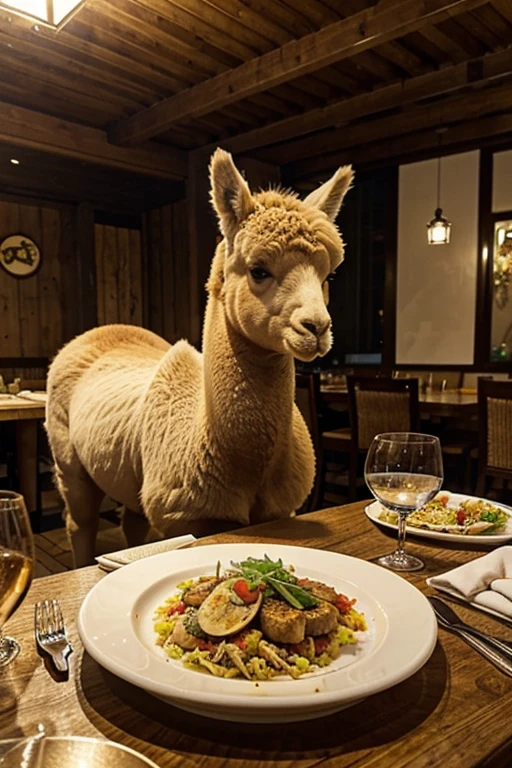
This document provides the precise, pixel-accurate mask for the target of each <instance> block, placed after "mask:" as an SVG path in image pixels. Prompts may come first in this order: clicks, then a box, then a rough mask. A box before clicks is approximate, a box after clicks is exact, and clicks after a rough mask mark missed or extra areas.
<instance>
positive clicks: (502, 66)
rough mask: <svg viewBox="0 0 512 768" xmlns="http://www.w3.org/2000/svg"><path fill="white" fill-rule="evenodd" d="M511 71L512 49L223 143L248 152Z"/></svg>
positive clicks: (444, 69)
mask: <svg viewBox="0 0 512 768" xmlns="http://www.w3.org/2000/svg"><path fill="white" fill-rule="evenodd" d="M511 74H512V48H509V49H507V50H506V51H500V52H499V53H495V54H490V55H488V56H482V57H480V58H478V59H472V60H471V61H465V62H463V63H461V64H455V65H453V66H450V67H445V68H443V69H440V70H438V71H436V72H428V73H427V74H425V75H419V76H418V77H413V78H410V79H407V80H402V81H400V82H398V83H393V84H392V85H388V86H385V87H383V88H378V89H377V90H374V91H371V92H370V93H362V94H360V95H358V96H354V97H352V98H350V99H343V100H341V101H337V102H335V103H333V104H329V105H328V106H327V107H321V108H318V109H313V110H310V111H309V112H306V113H305V114H302V115H295V116H293V117H289V118H286V119H284V120H279V121H276V122H274V123H271V124H270V125H265V126H263V127H262V128H255V129H254V130H252V131H247V133H242V134H239V135H238V136H233V137H232V138H230V139H227V140H226V141H224V142H222V146H223V148H224V149H228V150H229V151H230V152H233V153H235V154H236V153H239V152H247V151H249V150H251V149H257V148H258V147H264V146H267V145H269V144H277V143H278V142H281V141H287V140H289V139H294V138H296V137H297V136H302V135H305V134H307V133H312V132H313V131H319V130H322V129H324V128H327V127H329V126H333V125H336V124H337V123H343V122H346V121H349V120H354V119H356V118H360V117H364V116H365V115H371V114H375V113H377V112H382V111H383V110H386V109H393V108H395V107H400V106H404V105H406V104H411V103H412V102H414V101H419V100H421V99H425V98H430V97H431V96H437V95H441V94H443V93H449V92H450V91H454V90H457V89H460V88H464V87H465V86H468V85H470V84H471V83H483V82H485V81H490V80H492V79H494V78H498V77H503V76H506V75H511Z"/></svg>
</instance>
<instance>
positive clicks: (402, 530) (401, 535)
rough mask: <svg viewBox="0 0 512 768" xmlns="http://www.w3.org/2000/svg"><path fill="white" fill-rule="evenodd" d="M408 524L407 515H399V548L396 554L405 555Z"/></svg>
mask: <svg viewBox="0 0 512 768" xmlns="http://www.w3.org/2000/svg"><path fill="white" fill-rule="evenodd" d="M406 522H407V515H404V514H403V513H402V512H399V513H398V546H397V548H396V554H397V555H398V556H402V555H404V554H405V525H406Z"/></svg>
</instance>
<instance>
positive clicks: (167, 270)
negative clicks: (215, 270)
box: [142, 200, 198, 343]
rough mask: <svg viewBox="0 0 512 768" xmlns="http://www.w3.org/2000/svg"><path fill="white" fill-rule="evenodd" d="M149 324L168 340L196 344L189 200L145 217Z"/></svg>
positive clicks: (145, 263)
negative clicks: (192, 302)
mask: <svg viewBox="0 0 512 768" xmlns="http://www.w3.org/2000/svg"><path fill="white" fill-rule="evenodd" d="M142 231H143V235H144V243H143V251H144V255H143V263H144V265H145V282H146V286H145V290H144V293H145V295H146V296H147V308H146V312H145V315H146V320H145V322H146V324H147V326H148V327H149V328H150V329H151V330H152V331H154V332H155V333H158V334H159V335H160V336H163V337H164V338H165V339H167V341H170V342H175V341H178V339H183V338H185V339H188V340H189V341H190V342H191V343H197V341H198V339H197V338H195V337H194V333H193V328H192V312H193V309H192V306H191V302H190V292H191V284H190V280H191V266H190V261H191V259H190V256H189V233H188V217H187V202H186V200H180V201H177V202H175V203H172V204H170V205H166V206H164V207H163V208H156V209H155V210H152V211H149V212H148V213H146V214H145V215H144V218H143V230H142Z"/></svg>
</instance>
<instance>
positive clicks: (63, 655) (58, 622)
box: [34, 600, 73, 672]
mask: <svg viewBox="0 0 512 768" xmlns="http://www.w3.org/2000/svg"><path fill="white" fill-rule="evenodd" d="M34 623H35V635H36V642H37V644H38V646H39V648H41V650H42V651H44V652H45V653H47V654H49V655H50V656H51V657H52V660H53V663H54V665H55V668H56V669H57V670H58V671H59V672H67V671H68V670H69V664H68V656H69V655H70V653H72V652H73V648H72V647H71V645H70V643H69V641H68V638H67V635H66V627H65V624H64V618H63V616H62V610H61V607H60V605H59V601H58V600H51V601H50V600H44V601H42V602H39V603H36V605H35V612H34Z"/></svg>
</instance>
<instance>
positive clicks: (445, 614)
mask: <svg viewBox="0 0 512 768" xmlns="http://www.w3.org/2000/svg"><path fill="white" fill-rule="evenodd" d="M428 599H429V601H430V604H431V605H432V608H433V609H434V613H435V614H436V616H437V620H438V622H439V624H440V625H441V626H442V627H443V628H444V629H447V630H449V631H450V632H453V633H454V634H456V635H458V636H459V637H461V638H462V639H463V640H465V641H466V642H467V643H468V645H470V646H471V647H472V648H474V649H475V650H477V651H478V652H479V653H481V654H482V656H485V658H486V659H488V660H489V661H490V662H492V663H493V664H494V665H495V666H496V667H498V669H500V670H501V671H502V672H504V673H505V674H506V675H509V677H512V648H510V647H509V646H508V645H506V644H505V643H504V642H503V641H501V640H498V639H497V638H495V637H490V636H489V635H486V634H484V633H483V632H480V630H478V629H476V628H475V627H471V626H470V625H469V624H465V623H464V622H463V621H461V620H460V619H459V617H458V616H457V614H456V613H455V611H453V610H452V609H451V608H450V606H449V605H447V604H446V603H444V602H443V601H442V600H439V598H437V597H429V598H428Z"/></svg>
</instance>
